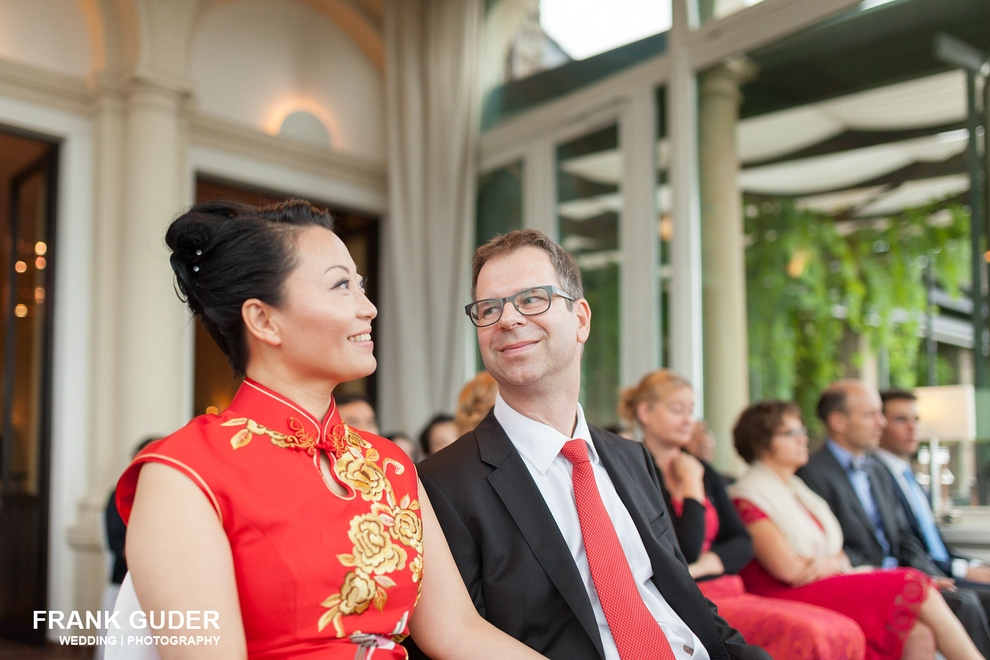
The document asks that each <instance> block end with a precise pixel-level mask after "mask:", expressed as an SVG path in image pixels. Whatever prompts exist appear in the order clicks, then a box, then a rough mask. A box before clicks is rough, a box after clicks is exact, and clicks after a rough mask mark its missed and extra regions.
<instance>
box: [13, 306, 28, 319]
mask: <svg viewBox="0 0 990 660" xmlns="http://www.w3.org/2000/svg"><path fill="white" fill-rule="evenodd" d="M27 315H28V308H27V305H24V304H20V305H17V306H16V307H14V316H16V317H17V318H19V319H22V318H24V317H25V316H27Z"/></svg>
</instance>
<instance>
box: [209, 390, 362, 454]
mask: <svg viewBox="0 0 990 660" xmlns="http://www.w3.org/2000/svg"><path fill="white" fill-rule="evenodd" d="M229 412H230V413H232V414H233V415H234V416H235V417H243V418H245V419H249V420H251V421H253V422H254V423H255V424H257V425H261V426H263V427H265V428H266V429H269V430H271V431H273V432H275V433H278V434H283V435H285V436H290V437H294V438H300V439H306V440H308V441H311V442H307V444H306V445H305V446H300V447H299V448H300V449H306V450H307V453H310V454H314V453H315V447H324V448H326V449H327V450H328V451H329V452H332V453H338V452H336V451H333V450H334V449H335V448H336V447H337V446H338V445H340V443H341V441H342V439H343V438H344V437H345V436H346V435H347V431H348V427H347V426H345V425H344V423H343V421H342V420H341V418H340V413H339V412H338V410H337V403H336V401H334V399H333V398H332V397H331V399H330V408H329V409H328V410H327V413H326V415H325V416H324V417H323V421H319V420H317V419H316V418H315V417H314V416H313V415H311V414H310V413H308V412H307V411H306V410H305V409H303V407H302V406H300V405H298V404H297V403H295V402H293V401H292V400H291V399H289V398H288V397H285V396H283V395H281V394H279V393H277V392H274V391H272V390H270V389H269V388H267V387H265V386H264V385H262V384H260V383H258V382H256V381H253V380H251V379H250V378H245V379H244V382H243V383H242V384H241V386H240V388H238V390H237V394H236V395H235V396H234V399H233V401H231V403H230V408H229ZM234 421H237V420H234ZM228 424H230V422H225V423H224V425H228ZM310 447H313V448H314V449H313V450H312V451H309V448H310Z"/></svg>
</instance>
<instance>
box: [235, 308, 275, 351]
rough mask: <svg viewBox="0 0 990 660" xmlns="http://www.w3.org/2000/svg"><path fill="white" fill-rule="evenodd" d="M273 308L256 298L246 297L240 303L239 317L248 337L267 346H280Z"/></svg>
mask: <svg viewBox="0 0 990 660" xmlns="http://www.w3.org/2000/svg"><path fill="white" fill-rule="evenodd" d="M274 311H275V309H274V308H273V307H272V306H271V305H269V304H268V303H265V302H262V301H260V300H258V299H257V298H248V299H247V300H245V301H244V304H243V305H241V319H243V321H244V328H245V330H246V331H247V334H248V337H251V338H254V339H255V340H256V341H259V342H261V343H263V344H268V345H269V346H281V345H282V337H281V335H280V334H279V327H278V322H277V320H276V319H275V318H274V315H273V312H274Z"/></svg>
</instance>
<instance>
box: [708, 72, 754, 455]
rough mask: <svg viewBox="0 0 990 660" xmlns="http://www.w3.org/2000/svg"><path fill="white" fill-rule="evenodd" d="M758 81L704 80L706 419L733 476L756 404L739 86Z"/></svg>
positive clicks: (717, 76) (711, 75) (728, 76)
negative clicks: (737, 427) (739, 442)
mask: <svg viewBox="0 0 990 660" xmlns="http://www.w3.org/2000/svg"><path fill="white" fill-rule="evenodd" d="M752 75H753V69H752V65H750V64H748V63H746V62H745V61H742V60H735V61H730V62H726V63H724V64H722V65H720V66H718V67H716V68H714V69H712V70H710V71H707V72H705V73H704V74H702V75H701V76H700V78H699V112H698V135H699V138H698V141H699V145H698V152H699V167H700V189H701V245H702V291H703V294H702V295H703V303H702V304H703V314H704V324H703V329H704V330H703V334H704V351H705V353H704V355H705V358H704V373H705V381H704V400H705V419H706V421H707V422H708V424H709V425H710V426H711V428H712V431H713V432H714V434H715V438H716V441H717V446H718V448H717V452H716V456H715V464H716V466H717V467H719V468H720V469H722V470H725V471H727V472H729V473H734V472H737V471H738V469H739V467H740V464H739V459H738V457H737V456H736V454H735V450H734V449H733V447H732V426H733V424H734V423H735V419H736V417H737V416H738V415H739V413H740V412H742V410H743V408H745V407H746V405H747V404H748V403H749V367H748V353H747V350H748V349H747V341H746V332H747V331H746V259H745V257H746V252H745V250H746V248H745V244H744V242H743V216H742V192H741V191H740V189H739V183H738V174H739V156H738V153H737V148H736V124H737V122H738V119H739V104H740V101H741V99H742V96H741V95H740V93H739V85H740V84H741V83H742V82H744V81H745V80H746V79H748V77H750V76H752Z"/></svg>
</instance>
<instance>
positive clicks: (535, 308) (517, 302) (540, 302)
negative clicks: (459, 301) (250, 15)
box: [464, 285, 574, 328]
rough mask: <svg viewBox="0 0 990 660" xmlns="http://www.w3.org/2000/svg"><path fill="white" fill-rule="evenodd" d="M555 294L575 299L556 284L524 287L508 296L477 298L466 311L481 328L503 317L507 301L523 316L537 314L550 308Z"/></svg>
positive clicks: (472, 321)
mask: <svg viewBox="0 0 990 660" xmlns="http://www.w3.org/2000/svg"><path fill="white" fill-rule="evenodd" d="M554 296H560V297H561V298H564V299H566V300H571V301H573V300H574V298H572V297H571V296H570V295H568V294H567V292H566V291H563V290H562V289H560V288H558V287H555V286H552V285H550V286H535V287H533V288H531V289H524V290H522V291H520V292H519V293H516V294H514V295H511V296H509V297H508V298H485V299H483V300H475V301H474V302H473V303H470V304H468V305H465V306H464V311H465V313H467V315H468V316H470V317H471V323H474V324H475V325H476V326H478V327H479V328H484V327H487V326H489V325H494V324H496V323H498V320H499V319H500V318H502V310H503V309H504V308H505V303H507V302H510V303H512V306H513V307H515V308H516V311H518V312H519V313H520V314H522V315H523V316H536V315H537V314H543V313H544V312H546V311H547V310H548V309H550V301H551V300H552V299H553V297H554Z"/></svg>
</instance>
